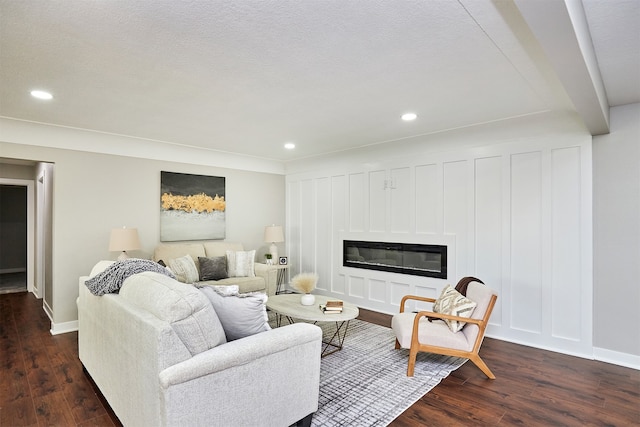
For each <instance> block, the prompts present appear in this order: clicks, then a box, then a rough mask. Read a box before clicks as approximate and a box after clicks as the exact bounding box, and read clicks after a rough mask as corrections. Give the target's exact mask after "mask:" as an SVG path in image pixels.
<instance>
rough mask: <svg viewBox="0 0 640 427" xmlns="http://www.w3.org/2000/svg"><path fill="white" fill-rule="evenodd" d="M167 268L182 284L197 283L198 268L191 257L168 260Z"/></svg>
mask: <svg viewBox="0 0 640 427" xmlns="http://www.w3.org/2000/svg"><path fill="white" fill-rule="evenodd" d="M169 268H170V269H171V271H172V272H173V274H175V275H176V279H177V280H178V281H180V282H182V283H195V282H197V281H198V276H199V275H198V268H197V267H196V263H195V262H194V261H193V258H191V255H185V256H183V257H180V258H176V259H170V260H169Z"/></svg>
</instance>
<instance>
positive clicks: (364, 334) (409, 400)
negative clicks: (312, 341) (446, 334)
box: [312, 320, 467, 426]
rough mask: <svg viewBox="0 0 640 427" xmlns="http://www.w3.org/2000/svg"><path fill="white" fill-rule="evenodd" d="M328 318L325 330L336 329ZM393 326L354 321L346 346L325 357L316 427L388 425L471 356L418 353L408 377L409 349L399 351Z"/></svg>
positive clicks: (315, 421) (315, 418)
mask: <svg viewBox="0 0 640 427" xmlns="http://www.w3.org/2000/svg"><path fill="white" fill-rule="evenodd" d="M334 325H335V324H332V323H326V324H322V325H321V326H322V327H323V329H325V337H327V328H331V327H333V328H335V326H334ZM394 344H395V336H394V335H393V332H392V331H391V329H389V328H385V327H382V326H378V325H374V324H372V323H367V322H363V321H360V320H352V321H351V323H350V324H349V330H348V332H347V337H346V340H345V342H344V346H343V349H342V350H341V351H337V352H335V353H333V354H330V355H328V356H326V357H324V358H323V359H322V365H321V369H320V400H319V408H318V411H317V412H316V413H315V415H314V416H313V423H312V425H313V426H386V425H388V424H389V423H391V421H393V420H394V419H395V418H396V417H397V416H398V415H400V414H401V413H403V412H404V411H405V410H406V409H407V408H409V407H410V406H411V405H413V404H414V403H415V402H416V401H417V400H418V399H420V398H421V397H422V396H424V395H425V394H426V393H427V392H428V391H429V390H431V389H432V388H433V387H435V386H436V385H438V383H440V381H441V380H442V379H443V378H446V377H447V375H449V374H450V373H451V372H453V371H454V370H456V369H458V368H459V367H460V366H462V365H463V364H464V363H465V362H466V361H467V359H461V358H457V357H450V356H441V355H437V354H431V353H419V354H418V358H417V361H416V368H415V374H414V376H413V377H412V378H409V377H407V360H408V357H409V350H404V349H401V350H396V349H395V347H394Z"/></svg>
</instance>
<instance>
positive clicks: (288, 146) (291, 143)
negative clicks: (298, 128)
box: [284, 142, 296, 150]
mask: <svg viewBox="0 0 640 427" xmlns="http://www.w3.org/2000/svg"><path fill="white" fill-rule="evenodd" d="M284 148H286V149H287V150H293V149H294V148H296V144H294V143H293V142H287V143H286V144H284Z"/></svg>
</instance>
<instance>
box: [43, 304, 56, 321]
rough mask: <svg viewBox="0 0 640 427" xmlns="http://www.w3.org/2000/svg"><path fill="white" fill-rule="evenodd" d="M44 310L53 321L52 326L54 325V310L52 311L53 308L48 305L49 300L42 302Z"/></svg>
mask: <svg viewBox="0 0 640 427" xmlns="http://www.w3.org/2000/svg"><path fill="white" fill-rule="evenodd" d="M42 309H43V310H44V312H45V313H46V315H47V317H48V318H49V320H50V321H51V324H53V310H51V307H49V304H47V300H44V299H43V300H42Z"/></svg>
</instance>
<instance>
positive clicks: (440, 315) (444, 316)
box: [414, 311, 484, 326]
mask: <svg viewBox="0 0 640 427" xmlns="http://www.w3.org/2000/svg"><path fill="white" fill-rule="evenodd" d="M425 316H428V317H437V318H438V319H443V320H444V319H448V320H457V321H458V322H465V323H475V324H476V325H478V326H480V325H481V324H482V323H484V321H483V320H482V319H472V318H470V317H460V316H452V315H451V314H444V313H434V312H432V311H420V312H418V314H416V318H415V319H414V324H416V323H417V322H418V321H419V320H420V318H421V317H425Z"/></svg>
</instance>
